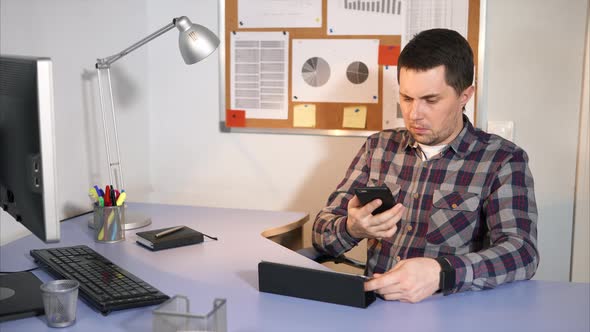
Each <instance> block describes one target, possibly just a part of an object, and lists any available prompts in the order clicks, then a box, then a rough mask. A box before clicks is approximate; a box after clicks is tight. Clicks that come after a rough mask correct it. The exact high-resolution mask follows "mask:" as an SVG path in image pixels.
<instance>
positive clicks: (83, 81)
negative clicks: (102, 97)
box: [0, 0, 149, 243]
mask: <svg viewBox="0 0 590 332" xmlns="http://www.w3.org/2000/svg"><path fill="white" fill-rule="evenodd" d="M145 8H146V5H145V1H143V0H132V1H123V2H121V1H116V0H109V1H99V2H97V1H89V0H85V1H79V0H54V1H45V0H2V1H1V2H0V52H1V53H2V54H16V55H33V56H48V57H51V58H52V59H53V77H54V93H55V98H54V99H55V100H54V104H55V122H56V123H55V127H56V154H57V172H58V181H57V184H58V208H59V218H60V219H64V218H67V217H71V216H73V215H77V214H79V213H81V212H85V211H89V210H90V201H89V199H88V196H87V193H88V188H90V187H91V186H92V185H94V184H101V186H104V185H105V184H107V182H108V176H107V175H106V174H108V173H107V172H106V170H107V163H106V160H105V157H104V156H105V152H104V143H103V135H102V122H101V120H100V116H99V108H98V107H99V106H98V105H99V104H98V88H97V83H96V75H95V71H94V63H95V62H96V58H99V57H101V58H102V57H106V56H108V55H111V54H114V53H116V52H118V51H121V50H122V49H123V48H125V47H127V46H129V45H130V44H131V43H132V42H135V41H137V40H139V39H140V38H142V37H144V36H145V35H146V30H147V29H146V28H147V23H146V22H147V21H146V9H145ZM146 52H147V50H138V51H136V53H134V54H132V55H129V56H128V58H125V59H123V60H121V61H120V62H121V63H122V62H125V63H124V65H121V66H119V63H117V64H115V65H114V66H113V69H112V72H113V77H114V82H113V84H114V86H115V87H114V88H115V91H118V92H120V94H119V95H116V96H115V101H116V105H117V108H118V111H119V112H118V113H119V114H120V117H119V121H120V124H121V125H120V126H121V127H120V128H119V129H120V139H121V141H122V142H123V143H122V146H121V149H122V154H123V164H124V165H125V166H127V168H128V169H130V170H133V172H127V174H126V178H127V179H128V180H129V181H128V182H130V183H131V186H128V187H129V188H128V189H129V190H128V191H129V192H130V193H133V192H143V191H144V190H140V189H141V188H142V184H143V183H146V182H147V181H148V179H149V167H148V162H149V161H148V160H149V143H148V142H149V135H148V130H149V126H148V121H149V116H148V114H147V113H148V107H147V105H148V100H147V98H146V95H147V94H146V92H142V90H143V91H145V90H146V88H147V87H146V88H143V87H141V85H142V82H146V81H148V77H149V76H148V72H149V71H148V70H147V57H146V55H145V53H146ZM142 53H143V55H142ZM2 148H6V147H2ZM136 188H137V189H136ZM1 217H2V222H1V223H0V227H1V232H0V243H5V242H7V241H9V240H11V239H14V238H17V237H20V236H23V235H26V234H29V232H28V231H27V230H26V229H25V228H24V227H22V226H20V224H17V223H16V222H11V221H13V219H12V218H11V217H10V216H9V215H8V214H6V213H4V212H2V215H1Z"/></svg>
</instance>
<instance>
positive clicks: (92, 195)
mask: <svg viewBox="0 0 590 332" xmlns="http://www.w3.org/2000/svg"><path fill="white" fill-rule="evenodd" d="M88 196H90V198H91V199H92V200H93V201H95V202H98V193H97V192H96V189H94V188H90V190H88Z"/></svg>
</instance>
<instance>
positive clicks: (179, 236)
mask: <svg viewBox="0 0 590 332" xmlns="http://www.w3.org/2000/svg"><path fill="white" fill-rule="evenodd" d="M170 228H173V227H166V228H160V229H154V230H151V231H145V232H137V233H135V234H137V236H138V238H137V241H136V242H137V243H138V244H140V245H142V246H144V247H146V248H148V249H150V250H152V251H158V250H163V249H170V248H176V247H182V246H188V245H191V244H197V243H201V242H203V234H202V233H200V232H197V231H195V230H194V229H192V228H190V227H186V226H184V228H183V229H181V230H179V231H177V232H174V233H171V234H168V235H165V236H162V237H160V238H156V234H157V233H160V232H162V231H165V230H167V229H170Z"/></svg>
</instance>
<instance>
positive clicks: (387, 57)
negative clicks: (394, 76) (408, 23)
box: [379, 45, 400, 66]
mask: <svg viewBox="0 0 590 332" xmlns="http://www.w3.org/2000/svg"><path fill="white" fill-rule="evenodd" d="M399 51H400V47H399V46H393V45H379V64H380V65H389V66H397V59H398V58H399Z"/></svg>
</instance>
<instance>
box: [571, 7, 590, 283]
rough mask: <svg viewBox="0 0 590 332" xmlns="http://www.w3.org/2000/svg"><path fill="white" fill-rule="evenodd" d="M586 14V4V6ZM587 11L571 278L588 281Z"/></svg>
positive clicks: (589, 134)
mask: <svg viewBox="0 0 590 332" xmlns="http://www.w3.org/2000/svg"><path fill="white" fill-rule="evenodd" d="M588 13H589V14H590V8H589V9H588ZM589 67H590V15H588V20H587V21H586V55H585V57H584V82H583V87H582V106H581V107H580V146H579V149H578V166H577V179H576V202H575V206H576V208H575V218H574V220H575V223H574V234H573V235H574V236H573V246H572V249H573V250H572V276H571V279H572V281H578V282H590V241H589V239H590V194H589V191H590V130H589V128H588V127H589V122H590V114H589V113H590V101H589V99H590V96H589V95H590V68H589Z"/></svg>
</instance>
